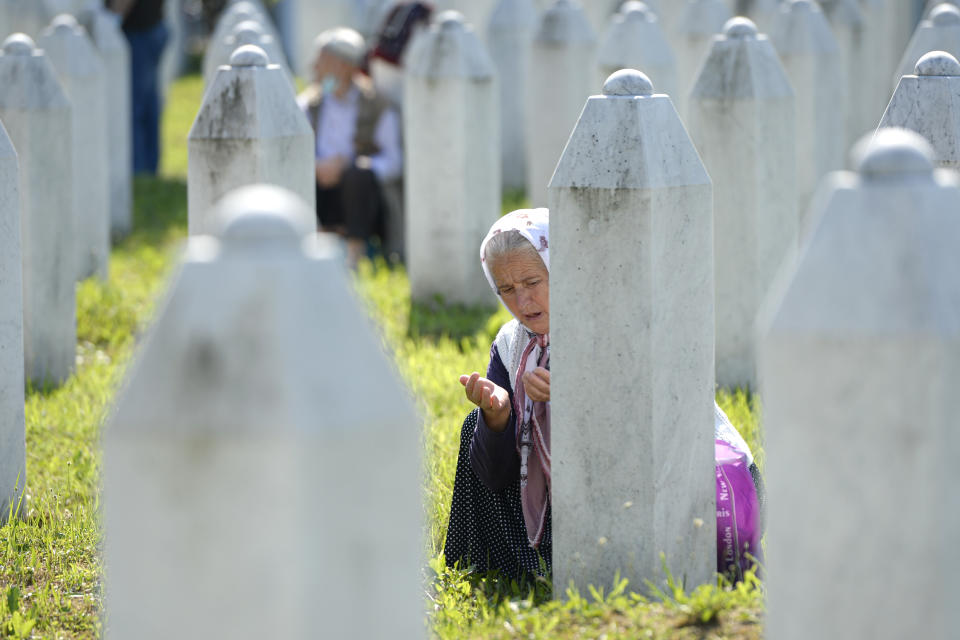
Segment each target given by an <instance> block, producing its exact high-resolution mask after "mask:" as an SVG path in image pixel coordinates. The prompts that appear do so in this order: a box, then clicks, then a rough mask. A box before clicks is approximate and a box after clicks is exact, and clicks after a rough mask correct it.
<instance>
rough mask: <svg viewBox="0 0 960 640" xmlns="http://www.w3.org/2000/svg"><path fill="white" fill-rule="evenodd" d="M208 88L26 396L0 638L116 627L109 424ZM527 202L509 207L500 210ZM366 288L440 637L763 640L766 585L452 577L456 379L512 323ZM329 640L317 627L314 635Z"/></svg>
mask: <svg viewBox="0 0 960 640" xmlns="http://www.w3.org/2000/svg"><path fill="white" fill-rule="evenodd" d="M202 92H203V86H202V80H201V79H200V78H199V77H197V76H191V77H187V78H184V79H181V80H180V81H178V82H177V83H176V84H175V85H174V86H173V87H172V89H171V92H170V94H169V97H168V102H167V109H166V113H165V122H164V134H163V135H164V144H165V149H164V158H163V171H162V176H161V177H160V178H158V179H138V180H137V181H136V185H135V209H136V210H135V215H136V223H135V230H134V232H133V234H132V235H131V236H129V237H128V238H127V239H125V240H124V241H123V242H122V243H120V244H119V245H118V246H117V247H115V249H114V250H113V253H112V256H111V262H110V277H109V280H108V281H107V282H98V281H94V280H88V281H86V282H83V283H81V284H80V285H79V286H78V289H77V367H76V373H75V375H74V376H73V377H72V378H71V379H70V380H69V381H68V382H67V383H66V384H65V385H64V386H63V387H61V388H58V389H54V390H37V389H31V390H29V391H28V394H27V405H26V416H27V478H26V490H25V492H24V500H23V503H22V505H21V514H22V516H21V518H19V519H13V520H11V521H10V522H9V523H8V524H6V525H5V526H3V527H2V528H0V638H51V639H53V638H95V637H99V636H101V635H102V633H103V630H104V628H105V627H107V626H109V618H108V617H106V616H105V615H104V600H103V585H104V574H103V565H102V559H101V551H102V544H103V530H102V526H101V522H100V506H101V505H100V500H99V496H100V481H101V480H100V469H101V447H100V436H101V427H102V424H103V421H104V419H105V418H106V416H107V415H108V413H109V410H110V406H111V403H112V401H113V398H114V395H115V393H116V391H117V389H118V387H119V385H120V383H121V382H122V379H123V375H124V372H125V369H126V365H127V364H128V363H129V362H130V359H131V357H132V356H133V354H134V351H135V348H136V344H137V341H138V338H139V337H140V336H141V335H142V334H143V332H144V331H145V330H146V329H147V327H148V326H149V322H150V319H151V317H152V312H153V309H154V308H155V305H156V302H157V300H158V298H159V297H160V296H162V294H163V291H164V287H165V284H166V282H167V278H168V276H169V274H170V273H171V271H172V269H174V268H175V266H176V263H177V260H178V255H179V251H180V249H181V246H182V241H183V238H184V237H185V235H186V165H187V161H186V155H187V154H186V135H187V132H188V131H189V128H190V125H191V123H192V120H193V117H194V115H195V114H196V111H197V108H198V106H199V104H200V100H201V98H202ZM519 202H520V201H519V200H518V198H516V197H515V196H514V197H510V198H506V199H505V202H504V209H505V210H510V209H512V208H516V206H518V205H519ZM356 284H357V290H358V293H359V295H360V296H361V299H362V300H363V303H364V304H366V305H367V306H368V308H369V309H370V312H371V313H372V314H373V315H374V317H375V318H376V319H377V322H378V323H379V325H380V326H381V327H382V333H383V339H384V341H385V345H386V348H387V349H388V350H390V351H391V352H392V353H393V354H394V356H395V358H396V362H397V366H398V370H399V371H400V373H401V375H402V376H403V377H404V378H405V379H406V381H407V383H408V384H409V386H410V388H411V390H412V392H413V394H414V396H415V397H416V399H417V402H418V405H419V408H420V410H421V412H422V414H423V416H424V429H423V446H424V463H425V465H426V473H425V474H424V477H425V486H424V531H425V536H424V540H425V543H426V549H425V557H426V558H427V562H426V564H425V566H424V571H423V602H424V611H425V618H424V624H425V625H426V627H427V628H428V629H429V633H430V634H431V635H432V636H434V637H438V638H451V639H452V638H508V637H511V638H512V637H524V638H585V637H597V638H601V637H605V638H611V639H613V638H760V637H761V635H762V625H761V622H762V621H761V617H762V611H763V596H762V588H761V586H760V584H759V582H757V581H756V580H755V579H751V580H748V581H747V583H746V584H741V585H738V586H736V587H730V586H729V585H709V586H705V587H700V588H697V589H695V590H693V591H692V592H684V591H683V590H682V589H681V588H680V587H679V586H677V585H674V584H672V583H670V584H667V583H666V582H664V583H662V584H661V585H660V588H659V589H657V590H654V591H651V589H650V588H649V587H648V586H647V585H627V584H625V583H620V584H616V585H598V586H597V588H596V589H590V590H588V592H587V593H574V592H567V593H566V594H562V595H564V598H563V600H562V601H559V600H552V599H551V595H552V594H551V592H550V588H549V583H548V582H547V581H538V582H533V583H530V584H523V585H516V584H511V583H507V582H505V581H502V580H499V579H498V578H497V577H496V576H479V575H471V574H469V572H467V571H457V572H454V571H448V570H446V569H445V568H444V567H443V562H442V556H441V552H442V547H443V540H444V536H445V529H446V517H447V511H448V508H449V502H450V494H451V491H452V488H453V475H454V467H455V462H456V454H457V446H458V440H459V431H460V425H461V421H462V419H463V417H464V415H465V414H466V412H467V411H469V410H470V406H469V405H468V404H467V402H466V401H465V400H464V398H463V394H462V391H461V387H460V385H459V384H458V383H457V377H458V375H459V374H460V373H466V372H471V371H475V370H478V371H482V370H484V368H485V367H486V363H487V357H488V352H489V348H490V341H491V339H492V337H493V336H494V335H495V333H496V331H497V329H498V328H499V326H500V324H501V323H502V322H503V321H505V319H506V318H507V316H506V315H505V312H504V311H502V310H497V309H496V308H494V307H493V306H492V302H493V300H492V298H491V307H490V308H486V309H463V308H456V307H447V306H444V305H443V304H442V303H440V302H439V301H438V302H436V303H435V304H432V305H427V306H425V305H413V304H411V302H410V297H409V287H408V282H407V279H406V274H405V273H404V272H403V270H402V269H389V268H387V267H386V266H385V265H383V264H377V265H372V264H365V265H362V268H361V270H360V273H359V276H358V277H357V280H356ZM718 399H719V401H720V403H721V406H723V407H724V409H725V410H727V412H728V414H729V415H730V417H731V419H732V420H733V421H734V423H735V424H737V425H738V426H739V427H740V428H741V430H742V432H743V433H744V436H745V437H746V438H747V439H748V441H749V442H750V444H751V445H752V446H753V447H754V449H755V452H756V453H757V454H758V456H757V457H758V460H759V462H760V464H761V466H762V463H763V454H762V446H761V442H760V433H759V426H758V422H757V414H756V411H755V409H754V408H753V407H752V405H751V401H750V398H749V397H748V396H746V395H745V394H742V393H734V394H727V393H720V394H719V395H718ZM152 517H156V518H162V517H163V514H154V515H153V516H152ZM144 553H150V550H149V549H144ZM184 579H185V580H188V579H189V576H185V577H184ZM635 590H636V591H642V592H643V593H644V594H646V595H645V596H640V595H637V594H636V593H635ZM558 595H561V594H558ZM169 615H171V616H177V615H178V612H176V611H171V612H169ZM322 636H323V629H320V628H318V629H317V634H316V637H318V638H320V637H322Z"/></svg>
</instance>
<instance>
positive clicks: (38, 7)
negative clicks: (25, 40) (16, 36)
mask: <svg viewBox="0 0 960 640" xmlns="http://www.w3.org/2000/svg"><path fill="white" fill-rule="evenodd" d="M50 18H51V15H50V14H49V13H48V10H47V5H46V3H45V0H0V34H2V35H0V37H4V38H5V37H6V36H8V35H10V34H12V33H25V34H27V35H29V36H30V37H32V38H36V37H37V36H38V35H40V32H42V31H43V30H44V28H45V27H46V26H47V24H48V23H49V22H50Z"/></svg>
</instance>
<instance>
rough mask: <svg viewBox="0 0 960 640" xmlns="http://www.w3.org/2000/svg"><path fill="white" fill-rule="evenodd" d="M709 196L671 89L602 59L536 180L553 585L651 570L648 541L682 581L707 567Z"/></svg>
mask: <svg viewBox="0 0 960 640" xmlns="http://www.w3.org/2000/svg"><path fill="white" fill-rule="evenodd" d="M711 202H712V195H711V185H710V178H709V176H708V175H707V172H706V170H705V169H704V166H703V164H702V163H701V162H700V159H699V157H698V156H697V151H696V149H694V147H693V144H692V143H691V141H690V139H689V137H687V132H686V131H685V130H684V128H683V124H682V123H681V122H680V118H679V117H678V115H677V112H676V110H675V109H674V107H673V104H672V103H671V102H670V99H669V98H668V97H667V96H665V95H662V94H660V95H655V94H654V93H653V87H652V85H651V83H650V81H649V80H648V79H647V77H646V76H644V75H643V74H642V73H640V72H639V71H634V70H629V69H626V70H621V71H618V72H617V73H615V74H613V75H612V76H611V77H610V78H609V79H608V80H607V82H606V83H605V85H604V88H603V95H602V96H592V97H591V98H589V99H588V100H587V103H586V106H585V107H584V109H583V115H581V116H580V120H579V122H578V123H577V126H576V128H575V129H574V131H573V133H572V134H571V136H570V142H569V143H568V144H567V147H566V149H565V150H564V152H563V156H562V157H561V158H560V162H559V164H558V165H557V171H556V173H555V174H554V176H553V180H552V181H551V182H550V210H551V214H550V218H551V229H550V241H551V242H552V243H553V246H552V247H551V251H552V254H553V263H552V267H551V268H552V271H551V282H552V286H551V291H550V294H551V296H550V311H551V316H552V321H551V328H550V329H551V342H552V344H553V345H554V346H555V347H556V348H557V349H558V353H560V352H563V358H562V359H559V358H558V359H557V360H556V361H555V362H554V365H553V369H552V375H553V383H552V384H553V391H552V394H553V398H554V399H553V409H554V410H553V421H554V425H553V436H552V438H553V442H552V447H553V450H552V458H553V475H552V490H551V491H552V513H553V584H554V589H555V590H556V593H563V592H564V590H565V589H566V588H567V586H568V584H569V582H570V581H571V580H572V581H573V582H574V583H575V584H576V585H577V586H578V587H579V588H580V589H585V588H586V586H587V585H588V584H592V585H596V586H598V587H600V586H605V587H609V586H610V585H611V583H612V582H613V579H614V575H615V572H616V571H617V570H620V571H621V575H622V576H623V577H624V578H627V579H629V581H630V584H632V585H634V586H635V587H636V588H643V585H644V584H645V583H644V580H650V581H653V582H654V583H656V584H659V585H663V578H664V576H663V573H662V570H661V560H660V553H661V552H663V553H665V555H666V564H667V566H668V567H669V568H670V570H671V571H672V572H673V575H675V576H682V579H684V581H685V584H686V585H687V586H688V587H693V586H695V585H698V584H702V583H706V582H710V581H711V580H712V579H713V576H714V573H715V571H716V557H717V556H716V513H715V512H714V502H715V497H716V496H715V491H716V484H715V480H714V464H713V453H714V451H713V450H714V442H713V421H714V413H713V411H714V409H713V393H714V384H713V383H714V373H713V348H714V344H713V335H714V326H713V322H714V321H713V318H714V309H713V215H712V208H711ZM610 371H616V372H617V375H616V380H618V381H619V382H615V381H612V379H611V378H610V377H609V376H607V375H605V374H604V373H603V372H610ZM628 396H629V398H630V400H629V402H624V401H623V399H624V398H625V397H628ZM577 398H590V402H588V403H583V402H580V401H577ZM588 424H594V425H604V426H603V428H602V429H584V428H579V427H577V426H576V425H581V426H582V425H588ZM667 476H669V477H670V481H669V482H664V481H663V479H664V478H665V477H667Z"/></svg>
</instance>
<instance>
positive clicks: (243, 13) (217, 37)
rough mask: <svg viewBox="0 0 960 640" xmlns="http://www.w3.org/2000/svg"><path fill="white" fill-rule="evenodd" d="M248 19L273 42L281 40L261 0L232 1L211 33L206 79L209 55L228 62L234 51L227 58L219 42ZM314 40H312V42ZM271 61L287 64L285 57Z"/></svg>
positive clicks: (206, 63) (222, 61)
mask: <svg viewBox="0 0 960 640" xmlns="http://www.w3.org/2000/svg"><path fill="white" fill-rule="evenodd" d="M318 4H322V3H318ZM248 21H253V22H256V23H257V24H258V25H260V28H261V29H262V30H263V32H264V35H267V36H269V37H270V38H271V39H272V40H273V42H280V35H279V33H278V32H277V29H276V27H275V26H274V24H273V21H272V20H271V19H270V15H269V14H268V13H267V11H266V9H264V8H263V5H261V4H260V3H259V2H251V0H240V1H239V2H231V3H230V4H228V5H227V7H226V8H225V9H224V10H223V12H222V13H221V14H220V16H219V17H218V18H217V23H216V25H214V28H213V33H211V34H210V40H209V42H210V44H211V46H209V47H208V48H207V51H206V54H205V56H204V66H203V69H204V78H205V79H206V78H207V71H208V70H209V69H208V65H209V63H208V62H207V57H208V56H210V55H211V52H213V53H214V55H215V56H221V57H220V58H219V60H221V62H220V64H226V62H227V60H229V58H230V53H232V52H233V51H232V50H231V51H229V52H227V55H226V58H223V57H222V54H220V53H217V52H216V50H217V48H218V46H219V44H220V43H223V42H225V41H226V39H227V37H228V36H230V34H231V33H232V32H233V31H234V29H235V28H236V27H237V25H238V24H240V23H242V22H248ZM312 42H313V41H312V40H311V44H312ZM281 53H282V52H281ZM271 62H272V63H273V64H280V65H284V66H286V59H285V58H278V59H271ZM213 69H214V70H216V66H214V67H213ZM308 77H309V76H308ZM207 82H208V83H209V80H207Z"/></svg>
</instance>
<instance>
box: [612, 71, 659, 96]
mask: <svg viewBox="0 0 960 640" xmlns="http://www.w3.org/2000/svg"><path fill="white" fill-rule="evenodd" d="M603 95H605V96H649V95H653V83H652V82H650V78H648V77H647V75H646V74H645V73H642V72H640V71H637V70H636V69H620V71H615V72H614V73H612V74H610V77H608V78H607V81H606V82H604V83H603Z"/></svg>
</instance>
